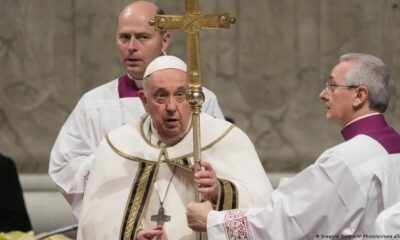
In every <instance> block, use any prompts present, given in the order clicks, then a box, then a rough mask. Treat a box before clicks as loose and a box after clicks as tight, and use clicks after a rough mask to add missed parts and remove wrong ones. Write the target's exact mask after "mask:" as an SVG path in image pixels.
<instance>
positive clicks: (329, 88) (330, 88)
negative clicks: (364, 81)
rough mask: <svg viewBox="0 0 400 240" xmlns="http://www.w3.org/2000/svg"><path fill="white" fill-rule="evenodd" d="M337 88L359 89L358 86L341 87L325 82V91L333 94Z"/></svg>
mask: <svg viewBox="0 0 400 240" xmlns="http://www.w3.org/2000/svg"><path fill="white" fill-rule="evenodd" d="M337 87H344V88H347V89H353V88H358V87H359V86H358V85H341V84H334V83H330V82H325V89H328V90H329V91H331V92H333V90H334V89H335V88H337Z"/></svg>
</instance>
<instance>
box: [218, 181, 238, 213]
mask: <svg viewBox="0 0 400 240" xmlns="http://www.w3.org/2000/svg"><path fill="white" fill-rule="evenodd" d="M218 180H219V183H220V187H221V189H220V194H219V196H218V201H217V204H216V210H218V211H222V210H229V209H236V208H238V206H239V191H238V190H237V187H236V186H235V184H234V183H232V182H231V181H228V180H226V179H221V178H220V179H218Z"/></svg>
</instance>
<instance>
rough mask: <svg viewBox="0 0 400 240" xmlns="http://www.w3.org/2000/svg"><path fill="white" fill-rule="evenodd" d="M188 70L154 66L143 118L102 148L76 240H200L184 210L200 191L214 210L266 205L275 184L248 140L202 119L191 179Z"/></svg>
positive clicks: (164, 62)
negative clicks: (199, 164) (196, 163)
mask: <svg viewBox="0 0 400 240" xmlns="http://www.w3.org/2000/svg"><path fill="white" fill-rule="evenodd" d="M187 90H188V85H187V74H186V64H185V63H184V62H183V61H182V60H180V59H179V58H176V57H173V56H161V57H158V58H156V59H155V60H153V62H151V63H150V64H149V66H148V67H147V69H146V71H145V74H144V85H143V90H142V91H141V92H140V93H139V97H140V99H141V101H142V103H143V106H144V108H145V110H146V114H145V115H144V116H143V117H142V118H140V119H138V120H134V121H132V122H130V123H128V124H126V125H124V126H122V127H120V128H118V129H116V130H115V131H113V132H111V133H110V134H109V135H108V136H107V137H106V139H104V140H103V142H102V143H101V144H100V146H99V147H98V149H97V152H96V157H95V162H94V165H93V168H92V169H91V172H90V178H89V180H88V182H87V186H86V191H85V196H84V200H83V208H82V215H81V218H80V220H79V228H78V229H79V230H78V239H155V238H157V239H173V240H177V239H195V233H194V232H193V231H192V230H191V229H190V228H189V227H188V226H187V223H186V214H185V208H186V205H187V204H188V203H189V202H190V201H193V200H194V193H195V192H194V191H195V188H194V186H195V184H196V185H197V186H198V191H199V193H201V194H202V195H203V196H204V197H205V198H206V199H208V200H210V201H211V202H212V203H213V207H214V209H216V210H225V209H234V208H239V207H240V208H246V207H251V206H253V207H257V206H264V205H265V204H267V203H268V202H269V201H270V197H271V196H270V194H271V191H272V187H271V184H270V182H269V180H268V178H267V176H266V174H265V172H264V169H263V167H262V165H261V163H260V161H259V158H258V156H257V153H256V151H255V149H254V146H253V144H252V143H251V141H250V140H249V138H248V137H247V135H246V134H245V133H244V132H243V131H241V130H240V129H239V128H237V127H236V126H235V125H232V124H231V123H229V122H226V121H224V120H221V119H216V118H213V117H211V116H209V115H206V114H202V115H201V119H200V121H201V148H202V155H201V156H202V160H203V161H202V170H201V171H199V172H196V173H195V174H193V171H192V166H193V137H192V128H191V114H190V108H189V105H188V103H187V102H186V92H187Z"/></svg>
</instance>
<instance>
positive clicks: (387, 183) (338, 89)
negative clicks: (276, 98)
mask: <svg viewBox="0 0 400 240" xmlns="http://www.w3.org/2000/svg"><path fill="white" fill-rule="evenodd" d="M391 87H392V80H391V78H390V74H389V71H388V69H387V67H386V66H385V64H384V63H383V62H382V60H380V59H379V58H377V57H374V56H371V55H366V54H345V55H343V56H342V57H341V58H340V60H339V64H337V65H336V66H335V67H334V68H333V70H332V72H331V74H330V79H329V81H328V82H327V83H326V88H325V89H324V90H323V91H322V92H321V94H320V98H321V100H322V101H323V102H324V104H325V107H326V118H327V119H328V120H330V121H332V122H334V123H336V124H338V125H339V126H341V127H342V128H343V130H342V135H343V137H344V139H345V140H346V141H345V142H344V143H341V144H339V145H336V146H334V147H332V148H330V149H328V150H326V151H325V152H323V153H322V154H321V156H320V157H319V158H318V159H317V161H316V162H315V163H314V164H312V165H311V166H309V167H308V168H306V169H305V170H303V171H302V172H300V173H299V174H298V175H296V176H295V177H294V178H293V179H292V180H290V181H289V182H288V183H286V184H285V185H283V186H280V187H279V188H277V189H276V190H275V191H273V193H272V202H271V204H269V205H267V206H266V207H264V208H259V209H254V208H250V209H248V210H245V209H238V210H230V211H224V212H217V211H212V208H211V206H210V203H209V202H204V203H194V202H193V203H190V204H189V205H188V207H187V216H188V224H189V227H191V228H192V229H194V230H198V231H207V234H208V239H210V240H212V239H218V240H220V239H290V240H296V239H299V240H300V239H321V238H329V239H362V238H368V237H371V236H369V235H368V234H369V233H370V232H371V231H372V229H371V227H372V226H373V223H374V220H375V219H376V217H377V215H378V214H379V213H380V212H381V211H382V210H383V209H385V208H387V207H390V206H392V205H394V204H395V203H396V202H398V201H399V200H400V191H399V189H400V174H399V173H400V135H399V133H398V132H396V131H395V130H394V129H392V128H390V127H389V126H388V124H387V123H386V121H385V119H384V117H383V112H385V110H386V108H387V106H388V103H389V98H390V95H391Z"/></svg>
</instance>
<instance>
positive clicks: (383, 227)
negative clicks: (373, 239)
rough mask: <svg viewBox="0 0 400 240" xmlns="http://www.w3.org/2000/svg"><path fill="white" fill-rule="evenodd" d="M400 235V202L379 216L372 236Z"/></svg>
mask: <svg viewBox="0 0 400 240" xmlns="http://www.w3.org/2000/svg"><path fill="white" fill-rule="evenodd" d="M399 233H400V202H399V203H397V204H395V205H393V206H392V207H390V208H387V209H386V210H384V211H383V212H381V213H380V214H379V216H378V217H377V219H376V221H375V223H374V226H373V228H372V230H371V234H386V235H393V236H394V235H396V234H399Z"/></svg>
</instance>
